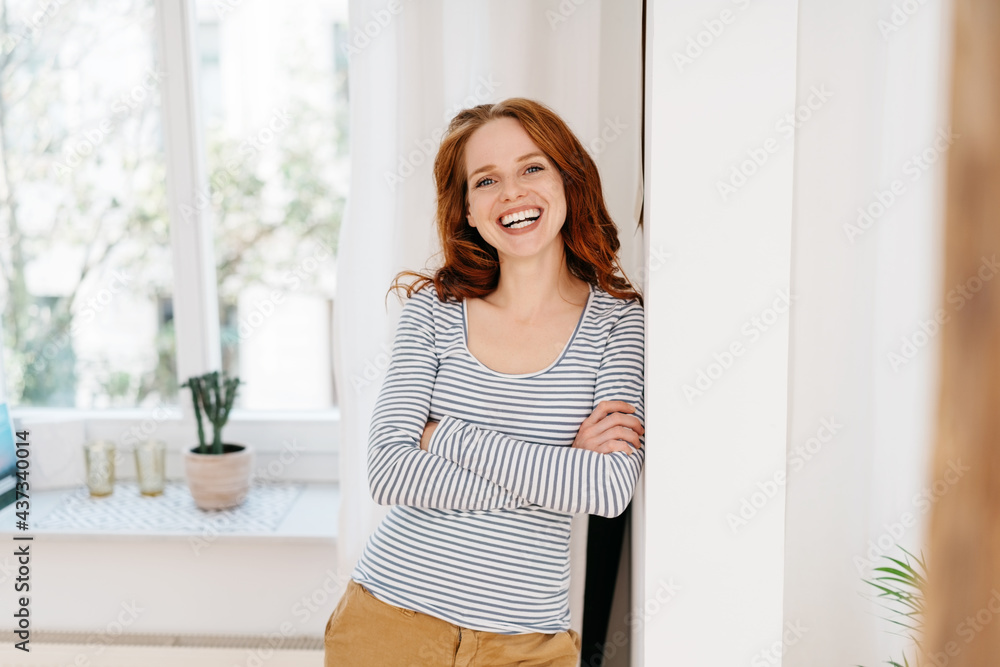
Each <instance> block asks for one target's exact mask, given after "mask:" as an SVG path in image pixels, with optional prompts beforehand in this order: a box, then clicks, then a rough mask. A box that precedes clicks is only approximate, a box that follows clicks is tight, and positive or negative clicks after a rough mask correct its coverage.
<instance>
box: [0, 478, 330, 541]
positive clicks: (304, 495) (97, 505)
mask: <svg viewBox="0 0 1000 667" xmlns="http://www.w3.org/2000/svg"><path fill="white" fill-rule="evenodd" d="M171 484H172V485H173V487H172V488H171V489H170V491H171V492H172V496H173V498H174V499H175V500H176V499H177V498H178V497H179V495H180V494H181V493H186V492H187V491H186V488H185V489H183V490H182V489H180V488H178V487H181V486H183V485H184V483H183V482H172V483H171ZM295 485H296V486H298V487H301V491H300V492H298V495H297V497H295V498H294V500H292V501H290V502H289V506H288V509H287V511H286V512H285V514H284V516H283V517H282V518H280V520H278V521H276V522H275V525H273V526H258V527H254V526H253V525H248V526H247V527H242V528H239V529H236V530H229V528H228V526H229V525H231V523H233V522H235V521H236V520H237V519H238V518H239V512H240V508H237V509H235V510H231V511H230V512H229V513H223V512H203V511H200V510H193V511H192V512H191V513H190V514H191V515H197V516H195V518H194V519H193V520H192V521H191V522H189V523H188V525H187V526H186V527H185V528H182V529H171V530H163V529H160V528H154V529H149V528H146V527H143V528H141V529H134V530H133V529H129V528H127V527H122V526H121V522H120V520H119V522H118V525H117V526H116V527H113V528H100V527H94V524H95V523H97V524H100V523H101V521H100V519H101V516H100V515H101V503H102V502H105V501H106V500H107V501H111V500H112V499H114V500H115V501H117V502H116V504H115V505H114V506H112V505H111V504H110V503H109V505H108V510H109V512H110V511H112V509H111V508H112V507H114V508H115V510H114V511H116V512H118V513H119V514H120V513H121V512H123V511H125V510H123V509H122V507H123V505H127V504H128V503H129V501H128V500H127V499H124V502H123V499H122V497H121V494H123V493H127V492H133V493H134V488H133V485H119V487H120V488H116V489H115V493H117V494H119V496H118V498H115V496H114V495H113V494H112V496H109V497H108V498H107V499H104V498H93V499H87V500H84V501H81V502H82V504H83V505H85V508H84V509H85V510H86V515H87V520H86V522H84V523H86V524H88V525H80V526H69V527H67V526H66V525H65V521H64V522H62V523H61V525H60V526H59V527H57V528H36V526H37V525H44V523H45V522H46V521H47V520H48V519H51V518H52V516H53V513H54V512H57V511H58V512H61V513H62V514H63V515H66V514H67V506H68V503H70V502H73V501H76V500H78V499H79V498H80V497H82V496H85V494H83V493H81V491H80V489H79V488H68V489H57V490H51V491H39V492H35V493H32V494H31V496H30V502H31V509H30V514H29V520H28V524H29V530H27V531H23V532H21V531H17V530H15V528H14V526H15V522H16V521H17V518H16V516H15V505H14V504H11V505H8V506H7V507H5V508H4V509H3V510H2V511H0V535H16V536H32V537H34V539H36V540H39V539H44V540H50V539H52V540H79V539H87V540H101V541H123V540H124V541H133V540H135V541H143V542H148V541H151V540H152V541H163V540H182V541H187V542H189V543H190V544H191V546H192V548H195V549H197V547H198V545H200V544H209V543H212V542H216V541H224V542H228V543H234V542H256V543H261V542H263V543H275V542H278V541H280V543H281V544H287V543H296V544H302V543H311V544H331V545H332V544H336V539H337V528H338V526H337V516H338V515H339V509H340V487H339V485H338V484H333V483H296V484H295ZM286 486H291V484H286ZM253 492H254V490H251V493H253ZM134 498H135V501H136V503H137V504H136V507H139V508H140V511H141V505H138V503H156V502H157V500H158V499H159V498H162V497H154V498H141V497H139V496H138V494H135V496H134ZM248 503H249V500H248ZM77 504H81V503H77ZM226 517H233V520H230V519H228V518H226ZM198 518H200V519H201V521H200V523H199V522H198V521H197V519H198ZM112 523H113V522H112ZM244 523H247V524H253V523H255V522H253V521H250V522H244ZM258 523H259V522H258Z"/></svg>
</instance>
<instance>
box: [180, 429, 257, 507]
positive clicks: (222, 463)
mask: <svg viewBox="0 0 1000 667" xmlns="http://www.w3.org/2000/svg"><path fill="white" fill-rule="evenodd" d="M222 448H223V450H224V451H223V453H222V454H199V453H198V447H194V448H192V449H190V450H188V451H187V452H184V473H185V475H186V476H187V481H188V488H189V489H190V490H191V497H192V498H194V504H195V505H197V506H198V507H200V508H201V509H203V510H221V509H226V508H228V507H236V506H237V505H239V504H240V503H242V502H243V501H244V500H245V499H246V497H247V492H248V491H249V490H250V475H251V473H252V472H253V450H252V449H250V448H249V447H245V446H243V445H229V444H223V445H222Z"/></svg>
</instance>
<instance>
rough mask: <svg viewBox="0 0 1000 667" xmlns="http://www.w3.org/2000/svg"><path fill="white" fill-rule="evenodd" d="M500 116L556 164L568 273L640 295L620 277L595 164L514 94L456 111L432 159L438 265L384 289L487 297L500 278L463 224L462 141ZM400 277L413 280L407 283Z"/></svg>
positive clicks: (559, 126) (554, 119) (616, 292)
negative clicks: (515, 125)
mask: <svg viewBox="0 0 1000 667" xmlns="http://www.w3.org/2000/svg"><path fill="white" fill-rule="evenodd" d="M499 118H513V119H515V120H517V121H518V122H519V123H521V126H522V127H523V128H524V130H525V131H526V132H527V133H528V136H529V137H531V140H532V141H534V142H535V144H536V145H537V146H538V147H539V148H540V149H541V150H542V152H543V153H545V155H546V156H547V157H548V158H549V160H550V161H551V162H552V163H553V164H554V165H556V168H557V169H558V170H559V173H560V175H561V176H562V180H563V189H564V191H565V193H566V222H565V223H564V224H563V227H562V238H563V243H564V245H565V252H566V265H567V267H568V268H569V271H570V273H572V274H573V275H574V276H576V277H577V278H579V279H580V280H583V281H584V282H587V283H589V284H591V285H594V286H597V287H600V288H601V289H603V290H604V291H605V292H607V293H608V294H611V295H612V296H615V297H617V298H619V299H638V300H639V303H642V295H641V294H639V292H638V291H637V290H636V289H635V288H634V287H633V286H632V284H631V283H630V282H629V281H628V279H627V278H626V277H625V275H624V271H622V269H621V266H620V264H619V262H618V249H619V247H620V245H621V244H620V242H619V240H618V228H617V227H616V226H615V223H614V221H613V220H612V219H611V216H610V215H609V214H608V210H607V206H605V204H604V194H603V192H602V190H601V177H600V175H599V174H598V172H597V165H596V164H594V160H593V159H592V158H591V157H590V155H589V154H588V153H587V151H586V150H585V149H584V147H583V144H581V143H580V140H579V139H577V138H576V136H575V135H574V134H573V132H572V131H571V130H570V129H569V127H568V126H567V125H566V123H565V122H564V121H563V120H562V119H561V118H560V117H559V116H557V115H556V114H555V112H553V111H552V110H551V109H549V108H548V107H546V106H544V105H542V104H539V103H538V102H535V101H533V100H528V99H524V98H520V97H513V98H510V99H507V100H504V101H503V102H498V103H497V104H480V105H479V106H475V107H472V108H471V109H466V110H464V111H461V112H459V113H458V115H456V116H455V117H454V118H453V119H452V121H451V123H450V124H449V125H448V130H447V132H446V133H445V135H444V138H443V139H442V140H441V147H440V148H439V149H438V154H437V157H436V158H435V160H434V182H435V185H436V186H437V228H438V237H439V238H440V239H441V246H442V248H443V254H444V264H443V265H442V266H441V268H439V269H437V271H435V272H434V273H433V275H426V274H423V273H417V272H414V271H402V272H400V273H399V274H398V275H397V276H396V279H395V281H394V282H393V284H392V287H390V291H391V290H392V289H397V290H398V289H404V290H406V296H408V297H409V296H412V294H413V293H414V292H416V291H419V290H421V289H423V288H424V287H426V286H427V285H429V284H433V285H434V288H435V289H436V290H437V294H438V298H439V299H440V300H441V301H446V300H448V299H452V300H461V299H463V298H475V297H481V296H485V295H487V294H489V293H490V292H492V291H493V290H495V289H496V287H497V282H498V280H499V278H500V260H499V258H498V256H497V251H496V249H495V248H493V246H491V245H490V244H488V243H487V242H486V241H484V240H483V238H482V237H481V236H480V235H479V232H478V231H477V230H476V229H475V228H474V227H472V226H471V225H469V222H468V220H467V219H466V212H467V210H468V186H467V183H466V181H467V177H468V175H467V174H466V173H465V172H466V168H465V145H466V144H467V143H468V141H469V137H471V136H472V133H473V132H475V131H476V130H478V129H479V128H480V127H482V126H483V125H485V124H486V123H488V122H490V121H492V120H496V119H499ZM403 277H411V278H414V280H413V281H412V282H410V283H409V284H407V283H401V282H400V279H401V278H403Z"/></svg>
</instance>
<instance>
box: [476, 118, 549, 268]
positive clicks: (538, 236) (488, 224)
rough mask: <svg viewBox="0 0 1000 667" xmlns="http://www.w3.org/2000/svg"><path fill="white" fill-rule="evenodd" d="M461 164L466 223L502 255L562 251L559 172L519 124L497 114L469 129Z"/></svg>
mask: <svg viewBox="0 0 1000 667" xmlns="http://www.w3.org/2000/svg"><path fill="white" fill-rule="evenodd" d="M465 167H466V173H467V174H468V179H467V182H466V186H467V187H468V192H469V196H468V201H469V210H468V220H469V224H470V225H471V226H473V227H475V228H476V229H478V230H479V234H480V235H481V236H482V237H483V239H484V240H485V241H486V242H487V243H489V244H490V245H491V246H493V247H494V248H496V250H497V253H498V255H499V256H500V257H501V259H503V258H504V257H507V258H512V257H533V256H538V255H541V254H544V253H550V252H551V253H559V252H561V251H562V243H563V241H562V237H561V236H560V233H559V232H560V230H561V229H562V226H563V223H564V222H565V221H566V194H565V192H564V190H563V182H562V176H560V174H559V170H558V169H557V168H556V166H555V165H554V164H553V163H552V162H551V161H550V160H549V158H548V157H546V156H545V154H544V153H542V151H541V149H540V148H539V147H538V146H537V145H535V142H534V141H532V140H531V137H530V136H528V133H527V132H525V130H524V128H523V127H522V126H521V123H520V122H518V121H517V120H515V119H513V118H498V119H496V120H491V121H490V122H488V123H487V124H485V125H483V126H482V127H480V128H479V129H478V130H476V131H475V132H473V133H472V136H470V137H469V140H468V143H467V144H466V146H465Z"/></svg>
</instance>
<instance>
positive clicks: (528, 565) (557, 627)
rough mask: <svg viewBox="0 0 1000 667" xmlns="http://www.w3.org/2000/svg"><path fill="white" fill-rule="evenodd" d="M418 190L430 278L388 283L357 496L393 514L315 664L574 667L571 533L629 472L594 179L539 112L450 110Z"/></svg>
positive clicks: (627, 327)
mask: <svg viewBox="0 0 1000 667" xmlns="http://www.w3.org/2000/svg"><path fill="white" fill-rule="evenodd" d="M434 178H435V182H436V185H437V224H438V233H439V236H440V240H441V244H442V247H443V250H444V263H443V266H442V267H441V268H440V269H438V270H437V271H436V272H434V273H433V275H428V276H424V275H421V274H416V273H411V272H404V273H403V274H400V276H399V277H398V278H397V282H396V283H395V286H396V287H400V288H402V289H405V290H406V293H407V296H408V297H409V300H408V301H407V302H406V303H405V305H404V307H403V310H402V313H401V315H400V320H399V325H398V328H397V331H396V336H395V341H394V343H393V351H392V360H391V362H390V365H389V368H388V371H387V373H386V377H385V381H384V384H383V386H382V389H381V392H380V393H379V398H378V401H377V403H376V406H375V411H374V414H373V417H372V424H371V438H370V443H369V450H368V476H369V481H370V485H371V493H372V496H373V497H374V498H375V500H376V501H377V502H378V503H380V504H382V505H392V506H393V507H392V509H391V510H390V511H389V513H388V514H387V515H386V517H385V518H384V519H383V520H382V522H381V524H380V525H379V526H378V528H377V529H376V530H375V532H374V533H373V534H372V536H371V537H370V538H369V540H368V543H367V545H366V546H365V549H364V552H363V554H362V556H361V558H360V560H359V561H358V564H357V566H356V567H355V569H354V572H353V573H352V579H351V581H350V582H349V584H348V587H347V590H346V591H345V593H344V596H343V597H342V598H341V600H340V603H339V604H338V605H337V608H336V609H335V610H334V612H333V614H332V616H331V617H330V620H329V622H328V623H327V628H326V665H327V667H331V666H333V665H352V666H354V665H357V666H362V665H364V666H369V665H379V666H383V667H395V666H397V665H399V666H402V665H428V666H433V667H442V666H445V665H483V666H486V665H490V666H492V665H508V664H510V665H514V664H516V665H555V666H557V667H560V666H564V665H565V666H566V667H570V666H575V665H576V664H577V662H578V659H579V653H580V637H579V635H578V634H577V633H576V632H574V631H573V630H571V629H570V613H569V576H570V563H569V538H570V520H571V518H572V515H573V514H575V513H588V514H598V515H601V516H606V517H611V516H617V515H618V514H620V513H621V512H622V511H623V510H624V509H625V507H626V506H627V505H628V503H629V501H630V500H631V498H632V492H633V489H634V487H635V482H636V480H637V478H638V477H639V473H640V471H641V469H642V463H643V458H644V450H643V444H644V438H643V432H644V431H643V426H642V422H643V341H644V329H643V310H642V298H641V296H640V295H639V294H638V292H636V290H635V289H634V288H633V287H632V285H631V284H630V283H629V282H628V280H627V279H626V278H625V277H624V276H623V274H622V272H621V270H620V268H619V265H618V258H617V252H618V247H619V243H618V231H617V229H616V227H615V224H614V222H613V221H612V220H611V218H610V216H609V215H608V212H607V210H606V207H605V204H604V198H603V195H602V193H601V181H600V177H599V175H598V173H597V168H596V166H595V164H594V161H593V160H592V159H591V158H590V156H589V155H588V154H587V152H586V151H585V150H584V148H583V146H582V145H581V143H580V141H579V140H578V139H577V138H576V137H575V136H574V135H573V134H572V132H571V131H570V130H569V128H568V127H567V126H566V124H565V123H564V122H563V121H562V120H561V119H560V118H559V117H558V116H556V115H555V114H554V113H553V112H552V111H551V110H549V109H548V108H546V107H544V106H542V105H541V104H538V103H537V102H533V101H531V100H525V99H519V98H515V99H509V100H506V101H504V102H501V103H498V104H484V105H480V106H477V107H474V108H472V109H468V110H465V111H462V112H461V113H459V114H458V115H457V116H456V117H455V118H454V119H453V120H452V122H451V124H450V126H449V128H448V132H447V134H446V135H445V137H444V139H443V141H442V144H441V148H440V150H439V152H438V155H437V158H436V160H435V163H434ZM404 277H406V278H409V279H410V280H411V281H410V283H409V284H402V283H401V282H400V280H401V279H403V278H404ZM609 576H614V575H613V574H610V575H609Z"/></svg>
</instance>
